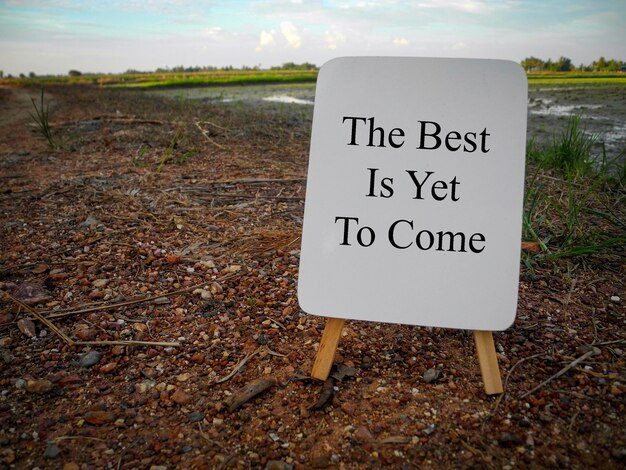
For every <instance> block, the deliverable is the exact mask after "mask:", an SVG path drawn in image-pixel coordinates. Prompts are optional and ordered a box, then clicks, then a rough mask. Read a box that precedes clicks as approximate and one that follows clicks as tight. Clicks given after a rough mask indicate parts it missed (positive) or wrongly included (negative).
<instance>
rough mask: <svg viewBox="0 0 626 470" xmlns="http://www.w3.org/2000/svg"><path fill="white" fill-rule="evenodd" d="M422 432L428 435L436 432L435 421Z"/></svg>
mask: <svg viewBox="0 0 626 470" xmlns="http://www.w3.org/2000/svg"><path fill="white" fill-rule="evenodd" d="M422 432H423V433H424V434H426V435H427V436H430V435H431V434H432V433H434V432H435V423H433V424H429V425H428V426H426V428H424V430H423V431H422Z"/></svg>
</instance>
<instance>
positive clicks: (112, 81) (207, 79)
mask: <svg viewBox="0 0 626 470" xmlns="http://www.w3.org/2000/svg"><path fill="white" fill-rule="evenodd" d="M317 72H318V71H317V70H216V71H210V72H189V73H186V72H180V73H179V72H164V73H134V74H97V75H80V76H75V77H69V76H46V77H27V78H5V79H2V80H0V84H4V85H17V86H42V85H54V84H91V85H98V86H110V87H123V88H156V87H163V88H168V87H189V86H192V87H197V86H219V85H252V84H265V83H301V82H314V81H315V80H317Z"/></svg>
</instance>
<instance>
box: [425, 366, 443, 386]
mask: <svg viewBox="0 0 626 470" xmlns="http://www.w3.org/2000/svg"><path fill="white" fill-rule="evenodd" d="M440 376H441V371H440V370H439V369H428V370H427V371H426V372H424V382H426V383H427V384H431V383H434V382H436V381H437V379H439V377H440Z"/></svg>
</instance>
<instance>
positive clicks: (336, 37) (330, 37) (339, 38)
mask: <svg viewBox="0 0 626 470" xmlns="http://www.w3.org/2000/svg"><path fill="white" fill-rule="evenodd" d="M324 35H325V36H326V48H327V49H330V50H335V49H337V47H338V46H340V45H341V44H343V43H344V42H346V37H345V36H344V35H343V34H341V33H340V32H339V31H337V30H334V29H333V30H331V31H326V32H325V33H324Z"/></svg>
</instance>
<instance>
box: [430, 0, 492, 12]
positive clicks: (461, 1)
mask: <svg viewBox="0 0 626 470" xmlns="http://www.w3.org/2000/svg"><path fill="white" fill-rule="evenodd" d="M418 6H419V7H422V8H450V9H452V10H459V11H465V12H468V13H479V12H481V11H486V10H489V9H493V8H495V7H496V6H497V4H496V5H488V4H487V3H486V2H485V1H482V0H425V1H422V2H420V3H419V4H418Z"/></svg>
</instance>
